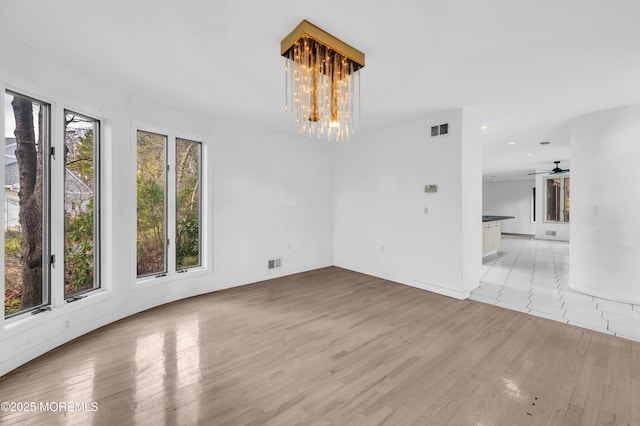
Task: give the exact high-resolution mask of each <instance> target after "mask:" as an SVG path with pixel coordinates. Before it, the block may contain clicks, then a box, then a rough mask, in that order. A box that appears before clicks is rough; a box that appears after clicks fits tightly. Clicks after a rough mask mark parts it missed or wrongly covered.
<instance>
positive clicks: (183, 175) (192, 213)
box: [176, 139, 202, 270]
mask: <svg viewBox="0 0 640 426" xmlns="http://www.w3.org/2000/svg"><path fill="white" fill-rule="evenodd" d="M201 152H202V144H201V143H200V142H193V141H189V140H186V139H176V269H177V270H184V269H187V268H193V267H196V266H200V265H201V259H200V251H201V250H200V216H201V213H200V212H201V207H200V185H201V184H200V161H201V160H200V156H201Z"/></svg>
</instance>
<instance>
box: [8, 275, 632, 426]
mask: <svg viewBox="0 0 640 426" xmlns="http://www.w3.org/2000/svg"><path fill="white" fill-rule="evenodd" d="M0 401H35V402H40V401H71V402H80V403H81V402H86V403H87V405H89V404H90V403H91V402H92V401H95V402H97V403H98V411H96V412H66V413H64V412H31V413H3V412H0V424H3V425H5V424H15V423H18V424H24V423H26V424H80V425H87V424H93V425H127V424H153V425H162V424H167V425H174V424H176V425H177V424H184V425H190V424H206V425H242V424H269V425H295V424H300V425H309V424H335V425H347V424H349V425H358V424H366V425H376V424H385V425H394V426H395V425H437V424H454V425H470V424H483V425H504V424H559V425H570V424H580V425H588V424H594V425H595V424H598V425H604V424H615V425H623V424H635V425H637V424H640V343H637V342H632V341H629V340H624V339H621V338H619V337H614V336H608V335H604V334H600V333H598V332H594V331H590V330H585V329H582V328H578V327H574V326H571V325H567V324H560V323H558V322H554V321H549V320H546V319H542V318H537V317H533V316H530V315H526V314H522V313H519V312H515V311H510V310H506V309H502V308H499V307H495V306H490V305H487V304H484V303H479V302H475V301H471V300H467V301H459V300H454V299H450V298H447V297H444V296H439V295H436V294H433V293H429V292H426V291H422V290H417V289H414V288H411V287H406V286H403V285H399V284H394V283H391V282H388V281H384V280H381V279H378V278H373V277H370V276H366V275H362V274H358V273H354V272H350V271H346V270H343V269H340V268H334V267H332V268H326V269H321V270H317V271H311V272H307V273H303V274H298V275H294V276H290V277H285V278H281V279H276V280H271V281H266V282H262V283H258V284H254V285H250V286H245V287H240V288H235V289H231V290H225V291H221V292H217V293H212V294H209V295H205V296H200V297H195V298H191V299H187V300H183V301H179V302H175V303H172V304H169V305H165V306H161V307H158V308H155V309H152V310H149V311H146V312H143V313H141V314H138V315H135V316H132V317H129V318H127V319H124V320H122V321H119V322H117V323H114V324H111V325H109V326H107V327H104V328H102V329H99V330H96V331H94V332H92V333H90V334H88V335H85V336H83V337H81V338H79V339H76V340H74V341H73V342H70V343H68V344H66V345H64V346H62V347H59V348H58V349H55V350H54V351H52V352H50V353H48V354H46V355H44V356H42V357H40V358H38V359H36V360H34V361H32V362H30V363H28V364H26V365H24V366H23V367H21V368H19V369H17V370H15V371H14V372H12V373H10V374H8V375H6V376H4V377H2V378H0Z"/></svg>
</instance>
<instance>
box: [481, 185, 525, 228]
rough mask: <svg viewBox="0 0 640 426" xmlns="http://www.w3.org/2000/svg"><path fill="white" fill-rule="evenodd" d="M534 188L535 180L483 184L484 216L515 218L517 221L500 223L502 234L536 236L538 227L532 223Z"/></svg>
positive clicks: (511, 220)
mask: <svg viewBox="0 0 640 426" xmlns="http://www.w3.org/2000/svg"><path fill="white" fill-rule="evenodd" d="M534 186H535V179H533V178H532V179H529V180H514V181H504V182H485V183H483V184H482V214H485V215H497V216H515V219H509V220H503V221H501V222H500V224H501V225H502V232H506V233H513V234H528V235H534V234H535V233H536V225H535V224H534V223H532V222H531V210H532V208H533V206H532V197H531V193H532V188H533V187H534Z"/></svg>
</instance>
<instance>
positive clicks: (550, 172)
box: [529, 161, 569, 175]
mask: <svg viewBox="0 0 640 426" xmlns="http://www.w3.org/2000/svg"><path fill="white" fill-rule="evenodd" d="M553 164H555V165H556V166H555V167H554V168H553V169H551V170H547V171H544V172H535V173H529V175H539V174H542V173H549V174H550V175H557V174H560V173H566V172H568V171H569V169H561V168H560V161H554V162H553Z"/></svg>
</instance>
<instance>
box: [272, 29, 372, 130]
mask: <svg viewBox="0 0 640 426" xmlns="http://www.w3.org/2000/svg"><path fill="white" fill-rule="evenodd" d="M280 53H281V54H282V56H284V57H285V110H286V111H291V112H293V114H294V116H295V120H296V124H297V126H298V130H299V132H300V134H304V133H306V134H308V135H309V136H310V137H311V136H317V137H318V139H320V137H321V136H323V135H324V134H325V133H326V135H327V136H326V137H327V139H328V140H331V139H334V140H335V141H342V140H345V139H349V136H351V135H352V134H353V121H354V117H355V111H356V107H357V111H358V114H360V105H359V104H360V72H359V70H360V68H362V67H364V53H362V52H360V51H359V50H357V49H354V48H353V47H351V46H349V45H348V44H346V43H344V42H342V41H341V40H339V39H337V38H336V37H334V36H332V35H331V34H329V33H327V32H325V31H323V30H322V29H320V28H318V27H316V26H315V25H313V24H311V23H310V22H308V21H306V20H303V21H302V22H300V24H299V25H298V26H297V27H296V28H295V29H294V30H293V31H292V32H291V33H290V34H289V35H288V36H287V37H285V38H284V39H283V40H282V43H281V45H280ZM356 78H357V81H356ZM356 91H357V97H356ZM356 100H357V102H356ZM356 103H357V104H358V105H356Z"/></svg>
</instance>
